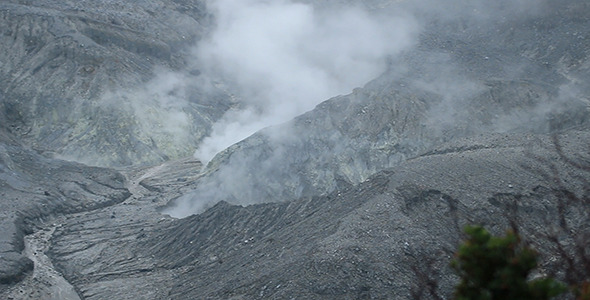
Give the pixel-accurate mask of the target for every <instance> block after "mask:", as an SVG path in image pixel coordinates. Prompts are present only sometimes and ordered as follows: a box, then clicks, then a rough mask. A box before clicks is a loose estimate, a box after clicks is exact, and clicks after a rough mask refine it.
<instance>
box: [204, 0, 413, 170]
mask: <svg viewBox="0 0 590 300" xmlns="http://www.w3.org/2000/svg"><path fill="white" fill-rule="evenodd" d="M209 6H210V9H211V10H212V11H213V13H214V15H215V20H216V27H215V29H214V31H213V32H212V33H211V35H210V37H209V38H207V39H205V40H203V41H201V42H200V43H199V45H198V47H197V48H196V50H195V57H196V59H197V61H198V65H199V68H200V69H201V70H202V71H203V76H207V77H210V78H212V79H213V80H216V81H220V82H226V83H228V86H229V89H230V90H229V91H230V92H231V93H232V94H234V95H235V101H236V105H235V107H234V108H233V109H231V110H230V111H228V112H227V113H226V115H225V116H224V117H222V118H221V120H219V121H218V122H216V123H215V124H214V125H213V129H212V133H211V135H210V136H209V137H206V138H205V139H204V140H203V142H202V143H201V144H200V145H199V147H198V149H197V151H196V152H195V157H196V158H197V159H199V160H201V161H203V162H208V161H210V160H211V159H212V158H213V156H214V155H215V154H217V153H218V152H219V151H221V150H223V149H225V148H227V147H228V146H230V145H232V144H234V143H236V142H238V141H240V140H242V139H244V138H246V137H248V136H249V135H251V134H253V133H254V132H256V131H258V130H260V129H261V128H264V127H268V126H271V125H275V124H279V123H282V122H285V121H288V120H290V119H292V118H293V117H295V116H297V115H300V114H301V113H303V112H305V111H308V110H311V109H313V108H314V106H315V105H317V104H318V103H320V102H321V101H324V100H326V99H328V98H330V97H333V96H336V95H339V94H346V93H349V92H350V91H351V90H352V89H353V88H355V87H359V86H362V85H363V84H364V83H366V82H367V81H369V80H371V79H373V78H375V77H377V76H378V75H379V74H380V73H382V72H383V71H384V70H385V67H386V62H387V59H388V57H390V56H393V55H396V54H398V53H399V52H401V51H403V50H405V49H408V48H409V47H410V46H411V45H413V43H414V42H415V36H416V32H417V31H418V26H417V23H416V22H415V21H414V20H413V18H411V17H409V16H408V15H403V14H401V13H398V14H397V15H393V16H392V15H391V14H389V15H384V14H376V13H373V14H370V13H369V12H367V11H366V10H365V9H363V8H361V7H354V6H352V7H330V8H326V7H324V8H319V7H314V6H313V5H311V4H304V3H298V2H295V1H288V0H279V1H263V0H221V1H212V2H210V4H209ZM389 13H391V12H389Z"/></svg>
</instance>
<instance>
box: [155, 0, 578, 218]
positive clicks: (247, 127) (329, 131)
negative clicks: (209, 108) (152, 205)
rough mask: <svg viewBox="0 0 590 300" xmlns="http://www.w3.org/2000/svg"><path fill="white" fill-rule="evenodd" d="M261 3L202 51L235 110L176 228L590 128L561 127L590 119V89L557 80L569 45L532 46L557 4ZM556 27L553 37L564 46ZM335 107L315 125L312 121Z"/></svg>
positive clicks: (211, 144)
mask: <svg viewBox="0 0 590 300" xmlns="http://www.w3.org/2000/svg"><path fill="white" fill-rule="evenodd" d="M240 3H241V2H240ZM244 3H246V2H244ZM247 3H248V4H250V5H247V7H241V6H240V5H241V4H239V3H238V2H234V1H221V2H218V3H217V4H216V5H215V6H214V7H215V12H216V14H217V15H216V16H217V17H218V18H219V20H218V27H217V29H216V30H215V31H214V32H213V33H212V35H211V37H210V38H209V39H207V40H205V41H203V43H202V44H200V45H199V47H198V48H197V50H196V51H195V53H196V57H198V58H199V62H200V63H201V64H202V65H203V66H205V67H204V68H202V69H203V70H204V74H205V75H206V76H209V77H211V78H212V79H211V80H212V81H218V82H224V83H227V85H226V87H227V90H228V91H230V92H231V93H233V94H234V97H235V99H234V101H235V106H234V107H233V108H232V109H231V110H230V111H228V112H227V113H226V114H225V116H224V117H223V118H221V119H220V121H219V122H217V123H216V124H215V125H214V127H213V130H212V134H211V135H210V136H209V137H208V138H206V139H204V140H203V143H201V145H200V146H199V149H198V150H197V151H196V153H195V156H196V157H197V158H199V159H201V160H203V161H204V162H207V161H210V163H209V165H208V166H207V168H206V170H205V175H204V176H203V177H202V178H201V179H199V181H198V182H197V187H196V189H195V190H194V191H192V192H189V193H187V194H185V195H183V196H182V197H180V198H178V199H176V201H174V202H173V203H171V206H170V207H169V208H168V209H167V210H166V211H164V213H167V214H170V215H172V216H174V217H184V216H187V215H190V214H195V213H200V212H202V211H204V210H205V209H207V208H209V207H211V206H212V205H214V204H215V203H217V202H219V201H228V202H230V203H233V204H239V205H249V204H254V203H261V202H269V201H289V200H293V199H298V198H301V197H307V196H314V195H325V194H327V193H330V192H332V191H334V190H335V189H337V188H338V187H337V184H338V183H337V182H339V181H340V182H341V181H345V182H347V183H348V184H357V183H359V182H362V181H364V180H366V179H367V178H368V177H369V176H370V175H372V174H375V172H378V171H379V170H382V169H384V168H389V167H394V166H395V165H397V164H399V163H400V162H401V161H403V160H405V159H408V158H411V157H415V156H416V155H419V154H420V153H421V152H420V151H426V150H427V149H428V147H431V146H433V145H436V144H439V143H442V142H445V141H450V140H451V139H454V138H463V137H468V136H470V137H473V136H478V135H483V134H492V133H493V134H497V133H507V134H509V133H523V132H531V133H547V132H550V131H551V130H556V129H559V128H565V127H568V126H577V125H578V124H577V123H576V122H577V121H572V122H562V124H555V123H554V122H553V121H552V119H555V116H556V115H557V114H560V115H562V116H561V117H559V118H557V119H560V120H564V119H566V120H567V116H568V115H570V114H571V113H572V112H574V113H576V112H580V114H584V113H586V112H587V106H588V105H587V102H588V101H587V99H585V98H583V92H581V91H582V90H584V89H585V88H584V86H583V85H581V84H580V83H576V81H575V80H574V79H575V78H574V79H572V76H573V75H572V74H571V73H570V74H565V75H564V74H563V73H562V71H560V70H562V69H563V68H554V69H553V68H548V67H547V66H548V65H551V64H555V65H559V64H562V63H563V61H562V60H560V57H558V56H554V55H553V53H552V52H550V51H552V50H551V49H552V47H566V46H562V45H559V44H556V45H553V44H550V45H539V44H538V43H537V40H536V39H532V38H531V35H532V33H533V35H534V34H538V32H539V30H540V29H539V26H538V23H536V21H535V20H536V19H535V18H538V17H539V16H544V15H547V14H551V13H553V12H552V11H553V10H554V9H556V7H555V6H559V5H557V4H553V3H551V5H549V4H550V2H547V1H532V0H531V1H529V0H522V1H512V2H511V1H499V2H494V3H490V2H486V1H462V0H454V1H450V2H449V3H454V4H456V5H455V6H453V5H450V6H445V7H442V8H441V7H439V5H437V2H436V1H431V0H424V1H399V2H398V1H393V2H388V3H389V4H391V3H395V4H391V5H388V6H387V9H382V10H379V12H376V11H371V10H366V9H364V8H360V7H352V8H350V7H348V8H342V7H340V8H334V7H331V8H330V9H326V10H323V8H322V9H320V8H317V7H314V6H311V5H307V4H301V3H295V2H289V1H278V2H275V3H266V2H262V1H248V2H247ZM232 5H236V6H232ZM244 5H245V4H244ZM343 5H348V4H343ZM327 6H329V5H327ZM231 7H233V8H234V9H233V10H230V11H225V12H224V11H223V9H229V8H231ZM266 13H268V14H269V16H268V17H263V16H265V14H266ZM281 13H284V15H281ZM261 20H264V22H262V21H261ZM349 20H355V21H354V22H350V21H349ZM267 21H268V22H270V24H273V25H274V26H270V25H268V23H267ZM355 22H356V23H358V24H362V25H360V26H351V25H350V24H354V23H355ZM269 26H270V27H269ZM279 28H281V29H284V31H283V32H284V33H289V34H286V35H285V34H281V33H280V31H279V30H278V29H279ZM556 28H558V29H556V31H554V32H549V33H550V34H552V35H554V36H556V37H560V36H562V35H563V33H562V32H560V31H559V30H561V29H559V27H556ZM541 30H545V31H543V33H546V32H548V31H547V29H546V28H545V29H541ZM547 40H549V41H550V42H552V41H553V40H551V39H549V38H548V39H547ZM367 44H370V45H375V46H376V47H374V48H371V47H366V45H367ZM560 51H568V49H562V50H560ZM366 82H369V83H368V84H365V83H366ZM548 82H550V83H551V84H547V83H548ZM356 87H361V88H360V89H358V90H357V89H355V90H354V91H353V92H352V93H351V92H350V91H351V90H352V89H354V88H356ZM340 94H343V95H344V96H342V97H335V96H337V95H340ZM332 97H334V98H332ZM330 98H332V99H330ZM327 99H330V100H329V101H326V102H324V103H323V104H322V105H321V106H320V107H318V109H316V110H313V111H312V112H311V113H310V115H311V116H313V117H308V116H309V114H303V115H301V114H302V113H304V112H306V111H308V110H311V109H312V108H314V107H315V106H316V105H317V104H318V103H320V102H322V101H324V100H327ZM339 101H342V102H343V104H342V105H339V104H337V103H338V102H339ZM372 108H373V109H376V110H375V111H373V112H371V111H370V109H372ZM379 109H381V110H386V112H379ZM398 109H400V110H407V112H406V111H404V112H402V113H400V112H399V111H398ZM563 115H565V116H566V117H563ZM295 116H299V117H297V118H296V119H294V120H292V121H290V122H288V123H284V122H287V121H289V120H291V119H292V118H293V117H295ZM372 116H375V119H374V120H373V119H370V118H371V117H372ZM402 116H403V117H404V118H403V119H399V120H398V119H395V118H396V117H400V118H401V117H402ZM366 118H369V119H366ZM343 119H347V120H344V123H343V122H340V121H341V120H343ZM573 119H575V120H579V119H580V118H578V117H576V118H573ZM302 120H304V121H302ZM306 122H307V123H306ZM279 123H283V124H281V125H279V126H272V127H268V126H271V125H275V124H279ZM363 124H364V125H363ZM396 124H404V125H403V126H398V125H396ZM406 125H407V126H406ZM556 126H557V127H556ZM263 127H267V128H266V129H262V128H263ZM254 132H256V133H255V134H254V135H253V136H252V137H251V138H248V139H246V140H244V138H246V137H248V136H250V135H251V134H253V133H254ZM238 141H241V142H239V143H237V144H236V142H238ZM228 147H229V148H228ZM223 149H225V151H223V152H222V153H221V154H218V155H217V156H215V154H216V153H218V152H219V151H221V150H223Z"/></svg>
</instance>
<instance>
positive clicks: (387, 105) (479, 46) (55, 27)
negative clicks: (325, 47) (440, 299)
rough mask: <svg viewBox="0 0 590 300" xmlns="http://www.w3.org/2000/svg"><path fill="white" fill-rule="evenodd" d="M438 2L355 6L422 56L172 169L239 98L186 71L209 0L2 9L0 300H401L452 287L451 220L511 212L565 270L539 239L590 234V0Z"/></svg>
mask: <svg viewBox="0 0 590 300" xmlns="http://www.w3.org/2000/svg"><path fill="white" fill-rule="evenodd" d="M302 2H304V3H314V5H316V7H321V8H322V9H329V8H330V7H331V5H335V6H342V5H350V4H351V1H340V0H334V1H325V2H324V1H322V2H321V3H316V1H302ZM452 2H453V4H456V5H458V6H457V7H462V8H463V9H459V10H457V11H455V10H451V11H447V9H445V8H439V7H438V6H432V4H433V3H430V1H428V0H423V1H388V0H375V1H364V2H363V5H364V6H365V7H366V8H367V9H368V10H369V11H371V10H381V9H392V10H391V12H397V11H404V12H407V13H409V14H412V15H413V17H414V18H415V19H416V24H420V25H421V26H422V27H421V28H420V30H419V32H420V34H419V35H418V38H417V42H416V45H415V46H414V47H411V48H408V49H407V50H406V51H403V52H402V53H401V54H400V53H397V55H395V56H394V55H392V56H391V57H390V58H389V61H388V66H387V70H386V71H385V72H383V73H382V74H381V75H380V76H378V77H377V78H375V79H374V80H371V81H370V82H368V83H367V84H366V85H364V86H363V87H360V88H356V89H354V90H353V92H352V93H349V94H347V95H340V96H335V97H333V98H331V99H328V100H326V101H324V102H322V103H321V104H319V105H317V106H316V107H315V108H314V109H313V110H311V111H309V112H307V113H305V114H302V115H300V116H298V117H296V118H294V119H292V120H289V121H288V122H286V123H284V124H281V125H278V126H272V127H268V128H265V129H263V130H260V131H258V132H257V133H255V134H253V135H252V136H250V137H249V138H246V139H244V140H242V141H241V142H239V143H236V144H234V145H232V146H230V147H229V148H227V149H225V150H224V151H222V152H221V153H219V154H218V155H217V156H216V157H215V158H213V159H212V160H211V161H210V162H209V163H208V164H207V165H206V166H203V165H202V163H201V162H198V161H196V160H195V159H192V158H183V159H179V157H183V156H187V155H189V154H191V153H192V151H194V150H195V148H196V147H197V146H198V145H199V143H200V141H201V140H203V138H204V137H205V136H207V135H208V134H210V133H211V132H212V131H213V128H212V126H214V124H215V122H216V120H220V119H222V118H223V115H224V113H225V112H227V111H228V110H232V109H240V108H242V106H241V105H242V104H243V103H240V101H242V100H243V98H241V97H243V96H244V95H240V94H239V92H240V89H239V88H236V86H233V84H235V82H232V81H228V82H221V81H219V82H215V81H211V80H210V79H211V78H206V76H204V75H203V74H202V73H201V71H202V70H201V69H200V67H201V66H202V65H201V64H200V63H202V62H198V61H197V62H195V61H194V53H192V51H194V46H195V44H196V45H199V41H200V40H201V39H203V38H205V37H206V36H207V34H208V33H209V32H210V30H212V28H214V26H215V16H214V15H213V13H215V11H212V10H211V7H207V6H206V5H205V2H202V1H181V0H170V1H165V0H161V1H134V2H129V3H115V2H113V1H36V2H35V3H33V2H31V1H4V2H3V3H2V4H0V32H2V34H1V35H0V121H1V122H0V212H1V213H0V215H1V217H2V218H1V220H2V221H1V222H0V298H6V299H11V298H14V299H20V298H24V299H49V298H51V297H57V298H59V297H60V296H59V295H61V296H63V297H62V298H67V299H77V298H81V299H108V298H116V299H138V298H139V299H167V298H171V299H197V298H198V299H201V298H202V299H219V298H232V299H269V298H270V299H285V298H290V297H301V298H327V299H358V298H393V299H413V298H416V295H417V293H419V291H418V290H419V289H421V288H422V287H423V286H424V285H425V284H427V283H428V282H424V280H425V279H426V280H429V278H425V277H424V272H434V273H429V274H432V275H433V276H434V277H435V278H434V279H436V280H438V284H439V285H438V288H437V291H438V292H439V293H441V294H448V293H450V290H451V287H452V286H453V284H454V277H453V276H452V275H451V271H450V270H449V268H448V261H449V259H450V257H451V256H452V253H453V251H454V249H456V247H457V244H458V243H459V240H460V236H461V234H460V232H461V228H462V226H464V225H466V224H472V223H480V224H484V225H485V226H486V227H487V228H489V229H490V230H491V231H492V232H494V233H501V232H502V231H503V230H505V229H506V228H507V227H508V226H510V225H511V222H512V223H513V222H514V220H517V221H518V223H519V226H520V227H521V230H522V232H523V233H524V234H525V235H527V236H532V237H536V238H535V239H532V241H531V242H532V243H533V246H534V247H535V248H536V249H538V250H539V251H540V252H541V253H542V254H543V256H542V259H543V262H542V265H541V270H540V272H550V271H555V272H556V273H557V274H558V275H563V273H562V272H563V266H564V265H565V264H563V262H562V261H560V259H559V255H557V254H556V253H555V251H554V248H553V246H555V245H552V244H551V243H549V242H548V241H547V240H544V239H542V238H539V237H542V236H544V235H545V234H550V233H551V232H550V231H551V230H553V229H555V228H560V227H559V226H561V224H559V222H558V221H559V220H560V217H562V216H564V214H565V216H566V217H567V218H566V220H565V221H564V222H567V224H568V226H570V229H572V231H570V232H567V233H564V236H563V240H560V241H558V242H560V243H562V246H564V247H565V249H571V248H568V247H572V245H574V244H575V242H576V239H575V236H573V235H574V234H580V236H583V234H587V232H588V228H587V224H589V222H590V219H589V218H590V213H589V212H588V209H587V204H584V203H582V202H579V203H578V202H575V203H574V202H571V203H568V205H569V206H568V207H566V208H565V211H564V207H563V204H564V202H563V199H564V197H565V196H564V195H566V196H567V197H566V198H565V199H570V198H576V197H578V198H580V199H586V200H587V197H588V196H587V195H588V189H589V187H588V184H587V178H588V176H589V174H588V172H587V170H588V168H587V162H588V161H589V159H590V158H589V157H588V155H589V153H588V140H589V138H590V136H589V134H588V120H589V115H588V113H589V107H588V96H587V95H588V92H589V91H590V86H589V85H588V82H590V73H589V72H588V71H589V68H590V60H589V57H590V52H589V51H590V37H587V36H586V34H587V32H589V29H590V23H589V22H590V19H589V18H588V16H590V5H588V4H587V3H585V2H584V1H575V0H568V1H560V2H555V1H540V2H539V1H532V2H535V3H536V4H538V5H535V6H530V7H528V6H526V5H528V4H531V3H530V2H529V1H528V0H523V1H517V2H514V1H499V2H498V4H497V5H495V4H489V3H485V2H486V1H468V2H466V1H462V0H456V1H452ZM504 2H506V3H504ZM508 2H510V3H512V4H511V5H504V4H508ZM537 2H538V3H537ZM496 6H497V7H496ZM432 7H436V8H432ZM453 7H455V6H453ZM507 7H509V8H510V9H508V8H507ZM484 8H485V9H484ZM486 9H489V10H486ZM334 51H337V49H334ZM218 79H219V80H222V79H223V78H218ZM300 88H302V89H304V88H306V87H300ZM230 91H231V92H232V93H236V94H231V93H230ZM59 158H65V159H69V160H76V161H78V162H71V161H64V160H60V159H59ZM79 162H84V163H87V164H91V165H102V166H110V167H102V168H101V167H91V166H88V165H84V164H81V163H79ZM150 163H151V164H150ZM113 166H117V167H116V168H114V167H113ZM123 166H124V167H123ZM203 167H204V168H203ZM568 192H569V194H568ZM572 195H573V196H574V197H572ZM568 197H569V198H568ZM162 212H163V213H162ZM167 214H171V215H173V216H182V217H186V218H182V219H175V218H171V217H170V216H168V215H167ZM560 214H561V215H560ZM25 235H26V238H24V236H25ZM587 240H588V239H586V240H580V241H582V242H585V241H587ZM586 243H587V242H586ZM585 245H587V244H585ZM25 246H26V247H25ZM589 247H590V246H589ZM587 248H588V247H586V249H587ZM556 257H557V259H556ZM421 272H422V273H421ZM421 274H422V275H421ZM421 280H422V281H421ZM416 283H418V285H416ZM421 285H422V286H421ZM417 289H418V290H417ZM64 291H66V292H64Z"/></svg>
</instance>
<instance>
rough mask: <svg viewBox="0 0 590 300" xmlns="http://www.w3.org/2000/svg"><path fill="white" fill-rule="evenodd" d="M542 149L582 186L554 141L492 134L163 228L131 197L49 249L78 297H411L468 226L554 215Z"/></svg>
mask: <svg viewBox="0 0 590 300" xmlns="http://www.w3.org/2000/svg"><path fill="white" fill-rule="evenodd" d="M588 138H589V136H588V133H587V132H580V131H571V132H569V133H568V134H567V135H563V136H560V138H559V139H560V143H561V144H562V145H563V151H564V153H566V155H568V156H569V155H573V156H577V155H579V153H582V152H583V151H584V149H586V148H587V140H588ZM536 157H538V158H545V159H548V160H550V161H552V162H554V165H553V166H552V167H555V168H556V170H558V171H559V172H560V174H562V178H563V179H564V181H568V182H570V184H571V185H570V186H568V187H569V188H571V189H572V191H580V192H581V191H582V188H581V185H580V184H581V182H578V181H576V179H575V178H579V176H587V174H585V172H583V171H580V170H576V169H573V168H572V167H571V165H569V164H568V163H567V162H566V161H564V160H561V159H559V156H558V155H557V154H556V153H555V151H554V146H553V141H552V139H550V138H549V137H548V136H545V135H532V134H525V135H513V136H510V137H507V136H506V135H495V136H491V137H488V138H478V139H466V140H460V141H456V142H452V143H448V144H442V145H440V147H439V148H438V150H437V151H435V152H430V153H426V154H424V155H421V156H419V157H417V158H415V159H411V160H408V161H406V162H404V163H401V164H399V165H398V166H397V167H395V168H392V169H387V170H385V171H383V172H379V173H378V174H376V175H373V176H371V177H369V178H368V179H367V180H366V181H364V182H363V183H361V184H359V185H356V186H343V187H341V188H339V189H337V190H335V191H334V192H332V193H330V194H329V195H327V196H322V197H311V198H302V199H299V200H296V201H291V202H287V203H284V202H283V203H270V204H259V205H252V206H248V207H240V206H233V205H230V204H228V203H226V202H221V203H219V204H217V205H215V206H214V207H212V208H211V209H209V210H207V211H206V212H204V213H203V214H200V215H195V216H191V217H188V218H185V219H181V220H173V221H172V220H170V219H161V220H160V221H159V222H158V223H156V224H154V223H153V221H150V222H148V223H146V220H145V218H146V216H149V215H150V212H149V211H147V212H146V211H145V210H146V209H145V206H144V207H143V211H144V212H143V214H142V216H137V215H130V214H129V212H130V211H129V209H132V210H136V209H139V208H136V206H131V207H130V208H126V207H125V205H119V206H115V207H110V208H107V209H104V210H101V211H100V212H93V213H85V214H78V215H76V217H75V218H73V219H71V220H70V221H69V222H68V223H66V224H64V225H63V226H61V227H59V228H58V229H57V230H56V233H55V235H54V239H53V241H52V242H53V243H52V247H51V252H50V256H51V257H52V258H54V264H56V266H57V268H58V269H59V270H61V271H62V272H63V274H64V275H65V277H66V278H67V279H68V280H69V281H70V282H71V283H72V284H73V285H74V286H75V287H76V288H77V290H78V291H79V293H80V296H81V297H82V298H84V299H104V298H109V297H116V298H120V299H138V298H139V299H194V298H201V299H220V298H221V299H284V298H293V297H294V298H313V299H316V298H325V299H358V298H362V299H364V298H367V299H372V298H378V299H380V298H395V299H411V298H412V296H411V292H412V289H413V288H422V287H416V286H415V284H416V283H417V282H418V281H417V280H418V279H417V278H416V277H415V276H416V274H415V273H414V272H413V267H416V266H421V264H422V263H424V264H425V263H426V262H427V261H428V260H430V259H433V257H434V258H435V260H434V263H435V266H436V269H437V270H439V272H440V273H439V274H440V282H441V290H442V292H443V293H448V292H449V287H450V286H452V282H453V278H452V277H451V276H449V273H450V272H449V270H448V265H447V264H448V261H449V259H450V257H451V256H452V253H453V251H454V249H455V248H456V246H457V243H458V241H459V238H460V231H461V228H462V226H463V225H465V224H470V223H481V224H485V225H486V226H488V227H489V228H490V229H491V230H492V231H494V232H496V233H501V232H502V231H503V230H504V229H505V228H506V227H507V226H508V221H507V220H506V219H505V215H504V213H505V212H506V211H505V208H506V207H508V206H510V205H511V204H512V203H513V202H512V201H513V200H514V199H517V200H518V210H519V211H520V218H521V219H522V220H525V221H524V223H523V228H524V230H526V231H527V232H533V233H536V234H539V233H540V232H543V230H544V229H545V228H547V227H549V226H551V225H550V224H551V222H557V220H558V218H557V217H556V213H557V205H558V202H557V201H556V199H555V198H554V196H553V194H552V192H551V191H552V189H553V188H555V186H554V184H553V182H552V181H551V180H550V179H548V178H546V177H544V176H543V175H542V174H543V173H542V172H540V170H538V169H536V168H537V167H538V168H550V167H551V166H549V165H547V166H543V164H539V161H538V158H536ZM580 159H587V157H586V156H584V157H580ZM168 188H174V189H176V188H177V187H172V186H170V187H168ZM162 189H163V191H165V190H166V189H167V188H166V187H162ZM150 198H151V197H147V198H145V200H142V201H149V199H150ZM572 209H573V210H575V209H576V208H572ZM132 216H133V219H131V218H132ZM588 217H589V216H588V215H587V214H586V215H585V216H584V218H586V219H585V220H586V221H582V222H580V223H579V224H580V225H581V227H579V228H583V226H584V225H583V224H584V222H587V221H588V219H587V218H588ZM148 219H149V217H148ZM548 220H550V221H549V223H548ZM580 220H581V219H580ZM105 228H108V230H105ZM110 231H115V234H109V233H108V232H110ZM541 246H542V245H541ZM541 246H539V245H537V248H541ZM554 263H555V262H553V265H552V264H551V263H549V264H548V265H546V266H545V267H546V268H548V269H551V268H554V267H555V265H554Z"/></svg>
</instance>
